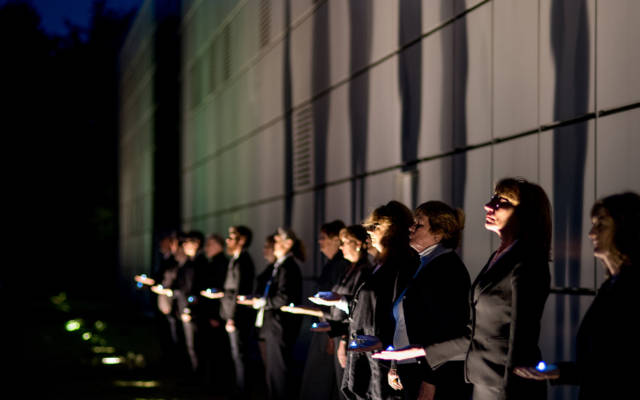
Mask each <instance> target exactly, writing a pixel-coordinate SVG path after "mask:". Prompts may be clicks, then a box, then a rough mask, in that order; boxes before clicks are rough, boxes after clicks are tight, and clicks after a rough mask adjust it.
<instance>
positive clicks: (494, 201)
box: [484, 194, 515, 236]
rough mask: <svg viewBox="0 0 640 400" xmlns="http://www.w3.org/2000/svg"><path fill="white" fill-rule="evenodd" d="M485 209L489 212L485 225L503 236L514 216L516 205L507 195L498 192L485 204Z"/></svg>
mask: <svg viewBox="0 0 640 400" xmlns="http://www.w3.org/2000/svg"><path fill="white" fill-rule="evenodd" d="M484 210H485V211H486V213H487V215H486V217H485V220H484V227H485V228H486V229H487V230H489V231H492V232H495V233H497V234H498V235H499V236H501V234H502V232H503V231H504V229H505V227H507V225H508V223H509V222H510V219H511V217H512V216H513V213H514V211H515V205H514V204H513V203H512V202H511V201H510V200H509V199H507V198H506V197H504V196H500V195H497V194H496V195H494V196H493V197H492V198H491V200H489V202H488V203H487V204H485V205H484Z"/></svg>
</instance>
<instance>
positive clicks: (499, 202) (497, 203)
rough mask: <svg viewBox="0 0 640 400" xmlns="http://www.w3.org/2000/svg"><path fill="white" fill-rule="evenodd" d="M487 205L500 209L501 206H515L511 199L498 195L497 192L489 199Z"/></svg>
mask: <svg viewBox="0 0 640 400" xmlns="http://www.w3.org/2000/svg"><path fill="white" fill-rule="evenodd" d="M485 205H486V206H487V207H489V208H493V209H494V210H498V209H500V208H509V207H513V203H511V202H510V201H509V200H507V199H505V198H504V197H500V196H498V195H497V194H494V195H493V196H492V197H491V199H490V200H489V202H488V203H487V204H485Z"/></svg>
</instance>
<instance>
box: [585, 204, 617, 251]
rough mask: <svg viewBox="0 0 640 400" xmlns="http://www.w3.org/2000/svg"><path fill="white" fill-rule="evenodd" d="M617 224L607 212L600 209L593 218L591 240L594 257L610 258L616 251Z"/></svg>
mask: <svg viewBox="0 0 640 400" xmlns="http://www.w3.org/2000/svg"><path fill="white" fill-rule="evenodd" d="M614 232H615V223H614V221H613V218H611V216H610V215H609V213H607V211H606V210H604V209H602V208H601V209H600V210H598V212H597V213H596V215H594V216H593V217H591V230H590V231H589V239H591V241H592V242H593V255H594V256H596V257H598V258H601V259H602V258H605V257H607V256H610V255H611V253H612V252H613V251H614V250H615V246H614V244H613V234H614Z"/></svg>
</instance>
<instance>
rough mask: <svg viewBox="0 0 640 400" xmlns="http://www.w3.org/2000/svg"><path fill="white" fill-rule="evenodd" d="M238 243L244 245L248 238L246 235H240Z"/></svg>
mask: <svg viewBox="0 0 640 400" xmlns="http://www.w3.org/2000/svg"><path fill="white" fill-rule="evenodd" d="M237 241H238V244H239V245H240V246H242V247H244V244H245V243H247V238H246V237H244V236H238V239H237Z"/></svg>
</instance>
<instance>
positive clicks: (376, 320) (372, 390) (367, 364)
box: [332, 247, 419, 399]
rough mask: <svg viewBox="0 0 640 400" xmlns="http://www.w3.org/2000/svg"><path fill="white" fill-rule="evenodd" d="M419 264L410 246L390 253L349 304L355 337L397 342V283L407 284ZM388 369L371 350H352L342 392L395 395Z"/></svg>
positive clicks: (359, 395) (351, 332) (362, 395)
mask: <svg viewBox="0 0 640 400" xmlns="http://www.w3.org/2000/svg"><path fill="white" fill-rule="evenodd" d="M418 263H419V257H418V253H416V252H415V250H413V249H411V248H410V247H407V248H406V249H404V250H402V251H398V252H397V253H396V255H394V256H390V257H389V258H388V259H387V260H386V262H385V263H384V264H383V265H382V266H380V267H379V268H378V269H377V270H375V272H374V273H372V274H371V275H370V276H369V277H368V279H366V280H365V281H364V282H363V283H362V284H361V285H360V286H359V287H358V288H357V289H356V292H355V294H354V296H353V300H352V301H351V302H350V304H349V311H350V315H349V335H350V336H351V337H354V336H355V335H371V336H377V337H378V338H379V339H380V341H381V342H382V343H383V348H384V347H386V346H387V345H389V344H391V343H392V342H393V333H394V328H395V320H394V318H393V313H392V309H393V299H394V297H395V289H396V284H399V285H406V284H407V282H408V281H409V279H410V278H411V277H412V276H413V274H414V273H415V270H416V268H417V267H418ZM403 287H404V286H403ZM332 329H333V327H332ZM388 368H389V366H388V365H387V363H384V362H380V361H378V360H374V359H373V358H371V353H370V352H366V353H354V352H348V353H347V366H346V368H345V371H344V376H343V379H342V392H343V393H344V395H345V396H346V397H347V398H349V399H356V398H384V399H390V398H393V397H394V396H395V395H396V393H393V392H394V391H393V390H392V389H391V388H390V387H389V385H388V384H387V371H388Z"/></svg>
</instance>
